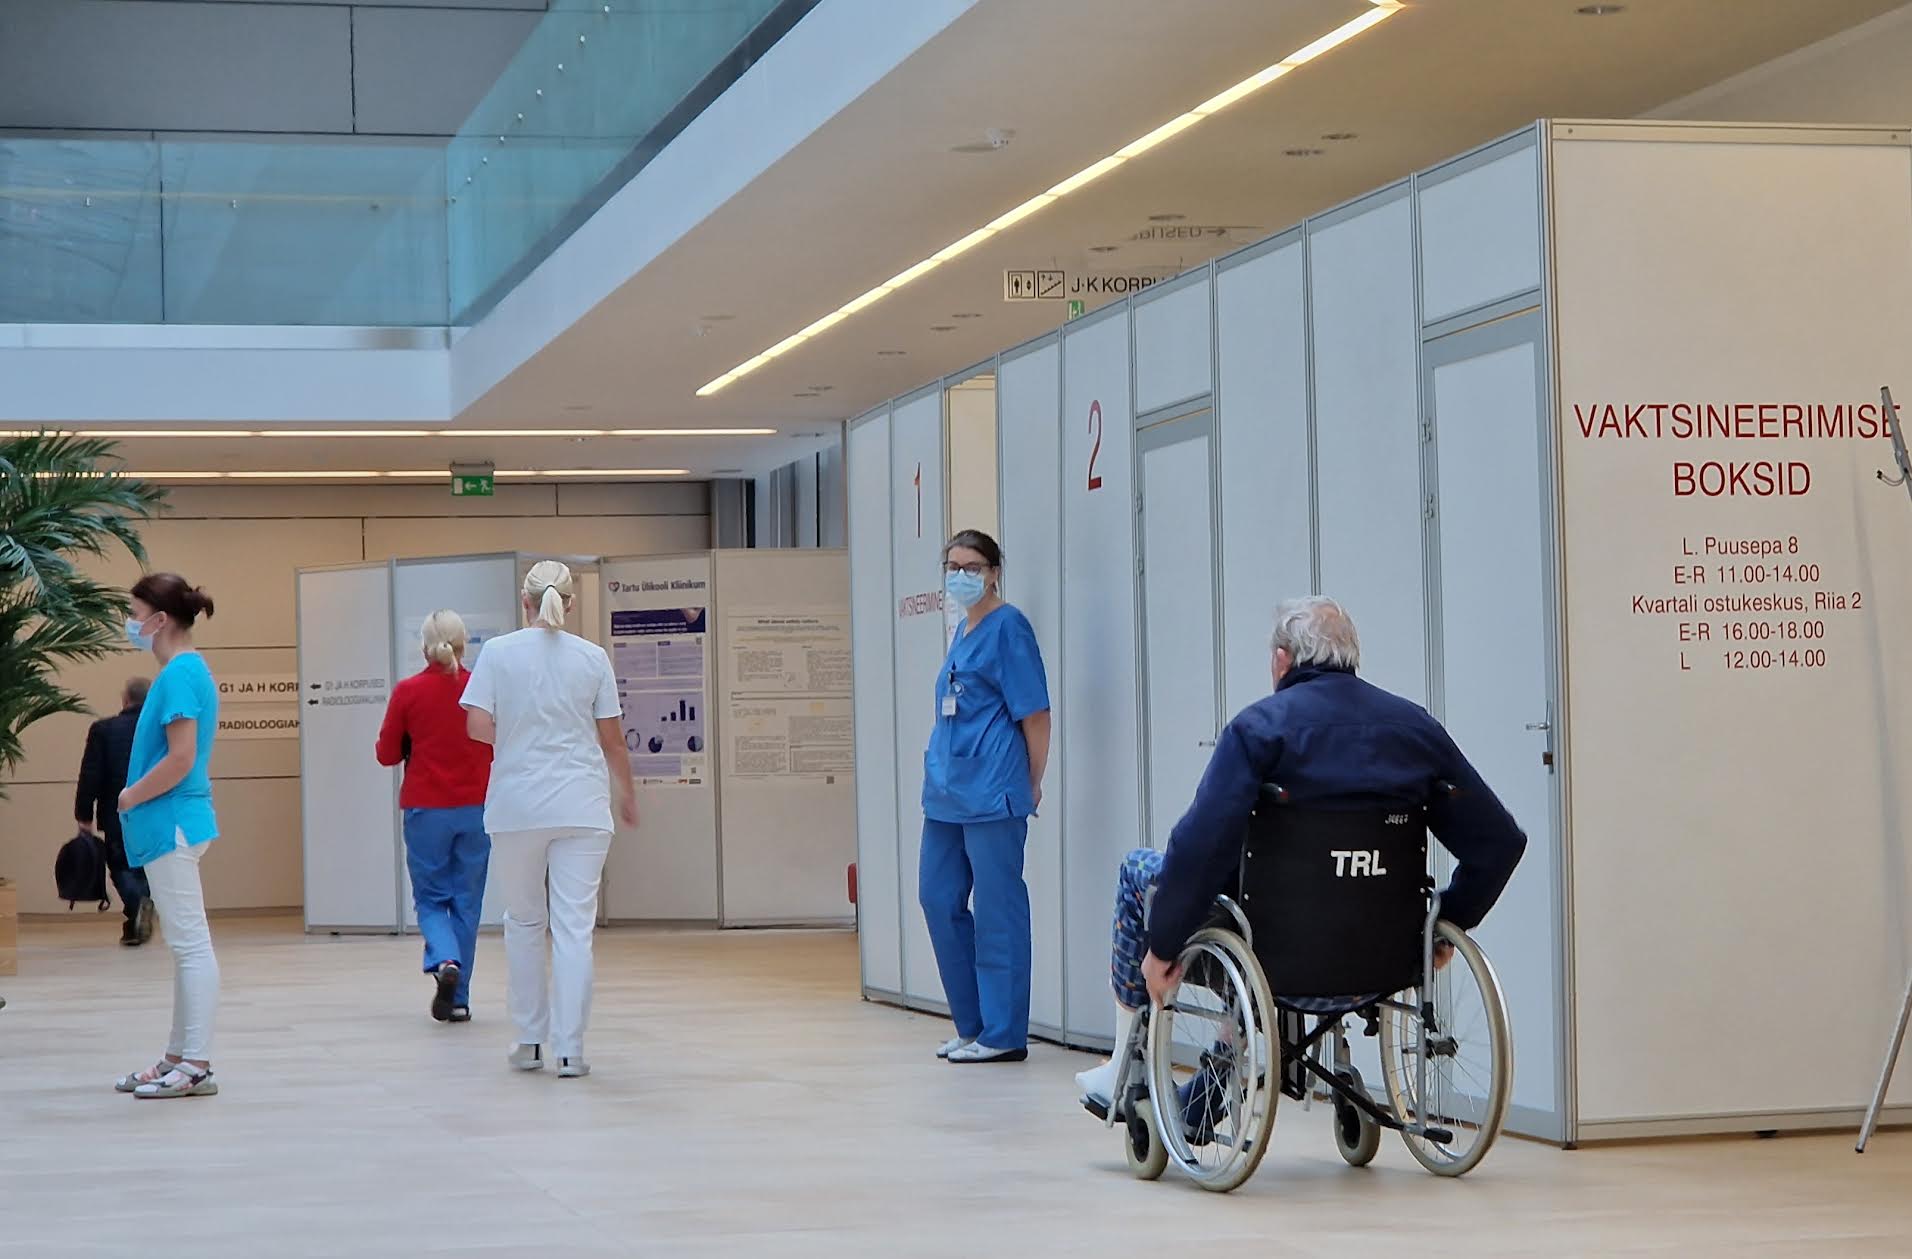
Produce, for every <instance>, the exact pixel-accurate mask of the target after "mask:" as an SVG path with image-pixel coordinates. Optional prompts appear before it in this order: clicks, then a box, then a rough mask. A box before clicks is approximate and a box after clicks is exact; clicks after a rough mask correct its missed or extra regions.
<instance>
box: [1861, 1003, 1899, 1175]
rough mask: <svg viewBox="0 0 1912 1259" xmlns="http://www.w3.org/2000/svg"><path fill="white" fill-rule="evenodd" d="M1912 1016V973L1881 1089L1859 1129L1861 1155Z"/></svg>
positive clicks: (1876, 1122)
mask: <svg viewBox="0 0 1912 1259" xmlns="http://www.w3.org/2000/svg"><path fill="white" fill-rule="evenodd" d="M1908 1016H1912V971H1907V972H1906V975H1905V999H1904V1000H1903V1001H1901V1002H1899V1025H1898V1026H1897V1027H1895V1028H1893V1029H1892V1040H1891V1042H1890V1043H1888V1044H1887V1045H1886V1049H1885V1063H1884V1065H1882V1066H1881V1067H1880V1068H1879V1087H1878V1088H1877V1089H1876V1090H1874V1091H1873V1094H1872V1105H1871V1106H1869V1107H1867V1108H1866V1121H1865V1123H1863V1124H1861V1125H1860V1127H1859V1144H1858V1145H1857V1146H1856V1147H1855V1148H1856V1149H1857V1150H1858V1151H1859V1153H1861V1154H1864V1153H1865V1152H1866V1142H1867V1141H1870V1140H1871V1139H1872V1130H1873V1129H1874V1128H1876V1127H1878V1126H1879V1109H1880V1108H1881V1107H1883V1106H1884V1105H1885V1091H1886V1089H1888V1088H1890V1087H1891V1085H1892V1066H1893V1064H1894V1063H1896V1062H1898V1060H1899V1049H1900V1047H1901V1046H1903V1045H1904V1044H1905V1024H1906V1019H1907V1017H1908Z"/></svg>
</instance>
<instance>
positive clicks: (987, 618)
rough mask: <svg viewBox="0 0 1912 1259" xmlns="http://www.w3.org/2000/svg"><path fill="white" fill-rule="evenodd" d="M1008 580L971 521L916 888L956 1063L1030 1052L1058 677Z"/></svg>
mask: <svg viewBox="0 0 1912 1259" xmlns="http://www.w3.org/2000/svg"><path fill="white" fill-rule="evenodd" d="M1001 581H1002V550H1001V549H1000V548H999V547H998V546H997V545H996V542H995V539H993V538H991V537H990V536H989V535H988V534H985V533H978V532H976V531H975V530H973V529H966V530H964V531H963V532H961V533H959V534H957V535H956V536H955V537H953V538H951V539H950V541H949V545H948V546H946V547H944V548H943V592H944V594H945V596H946V597H947V598H948V599H949V600H950V602H952V603H953V604H954V605H955V606H957V607H959V608H961V609H962V610H963V611H964V612H965V613H966V614H967V615H966V616H965V618H964V620H963V623H962V624H961V625H960V626H958V627H957V630H956V636H955V638H954V639H953V640H952V641H951V643H950V646H949V658H948V659H946V660H945V661H944V662H943V667H942V668H941V669H940V670H939V671H938V672H937V674H936V714H937V715H936V727H935V730H934V731H933V732H932V733H931V735H930V740H929V750H928V751H927V752H925V753H924V756H923V856H922V862H921V864H920V866H919V867H918V880H917V897H918V899H919V900H920V901H921V902H922V905H923V914H924V916H925V918H926V919H927V920H928V923H929V938H930V943H931V944H932V945H933V946H934V947H935V949H936V968H937V970H938V971H939V972H940V973H941V974H942V978H943V994H944V995H945V996H946V997H947V998H948V1000H949V1012H950V1016H951V1017H952V1018H953V1019H954V1020H955V1022H956V1036H955V1039H953V1040H951V1041H949V1042H948V1043H946V1044H945V1045H943V1047H942V1048H941V1049H939V1050H937V1057H939V1058H947V1059H948V1060H949V1061H951V1062H1020V1061H1022V1060H1023V1059H1024V1058H1027V1057H1028V1056H1029V888H1028V887H1027V885H1025V884H1024V883H1023V881H1022V850H1023V844H1024V841H1025V840H1027V839H1028V837H1029V817H1030V815H1031V814H1033V813H1034V812H1035V811H1036V806H1037V805H1039V804H1041V803H1042V774H1043V770H1044V769H1045V768H1046V767H1047V765H1048V763H1049V683H1048V679H1047V678H1046V677H1045V676H1044V674H1043V669H1042V652H1041V651H1040V650H1039V649H1038V648H1037V647H1036V633H1035V631H1034V630H1033V629H1031V628H1030V626H1029V619H1028V618H1027V617H1025V616H1024V615H1023V614H1022V613H1020V612H1018V611H1017V610H1016V609H1015V608H1012V607H1010V606H1009V605H1008V604H1006V603H1004V602H1003V601H1002V597H1001V595H1000V594H998V589H999V586H1000V584H1001ZM972 892H973V893H974V894H975V910H974V912H973V913H972V912H971V909H970V896H971V893H972Z"/></svg>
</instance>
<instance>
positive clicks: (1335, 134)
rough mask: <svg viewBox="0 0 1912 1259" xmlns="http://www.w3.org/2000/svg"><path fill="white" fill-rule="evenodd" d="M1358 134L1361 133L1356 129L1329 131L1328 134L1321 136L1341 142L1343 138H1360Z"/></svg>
mask: <svg viewBox="0 0 1912 1259" xmlns="http://www.w3.org/2000/svg"><path fill="white" fill-rule="evenodd" d="M1358 135H1359V133H1358V132H1354V131H1330V132H1328V134H1326V135H1324V136H1322V137H1321V138H1322V139H1323V140H1333V141H1336V142H1339V141H1342V140H1353V139H1356V138H1358Z"/></svg>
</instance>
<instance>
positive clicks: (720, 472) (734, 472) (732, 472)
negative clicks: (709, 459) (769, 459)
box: [710, 468, 744, 476]
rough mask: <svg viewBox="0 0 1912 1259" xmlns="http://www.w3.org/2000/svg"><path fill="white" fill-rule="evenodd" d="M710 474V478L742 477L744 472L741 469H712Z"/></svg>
mask: <svg viewBox="0 0 1912 1259" xmlns="http://www.w3.org/2000/svg"><path fill="white" fill-rule="evenodd" d="M710 474H711V475H712V476H742V475H743V474H744V470H743V469H742V468H712V469H711V470H710Z"/></svg>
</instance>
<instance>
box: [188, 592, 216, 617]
mask: <svg viewBox="0 0 1912 1259" xmlns="http://www.w3.org/2000/svg"><path fill="white" fill-rule="evenodd" d="M186 598H187V601H188V602H189V603H190V604H191V605H192V607H193V610H194V612H195V613H196V614H197V615H201V616H207V617H210V616H211V615H212V596H211V595H209V594H207V593H206V588H205V587H204V586H194V587H193V588H192V592H191V593H190V594H188V595H187V596H186Z"/></svg>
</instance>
